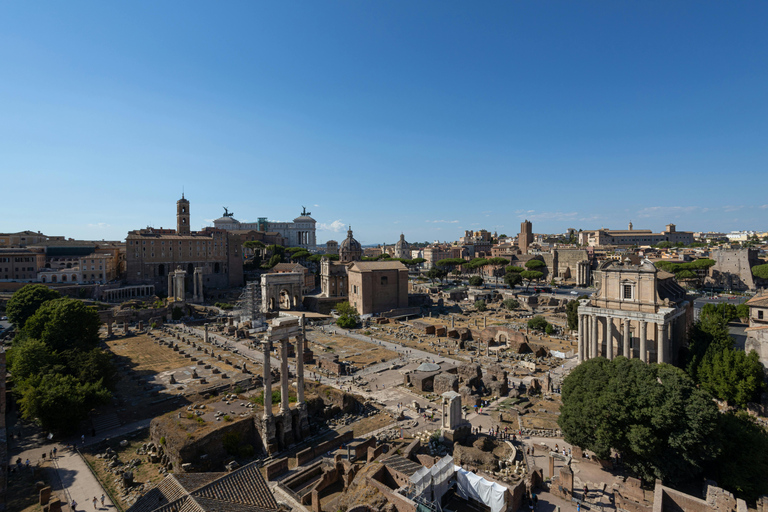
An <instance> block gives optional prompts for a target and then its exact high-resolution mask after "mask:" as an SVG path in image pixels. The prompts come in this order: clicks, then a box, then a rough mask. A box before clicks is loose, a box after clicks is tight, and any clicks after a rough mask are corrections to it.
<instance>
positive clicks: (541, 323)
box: [528, 315, 549, 331]
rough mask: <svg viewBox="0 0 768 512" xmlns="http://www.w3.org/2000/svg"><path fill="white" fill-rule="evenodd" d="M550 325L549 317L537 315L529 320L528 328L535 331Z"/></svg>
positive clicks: (542, 329)
mask: <svg viewBox="0 0 768 512" xmlns="http://www.w3.org/2000/svg"><path fill="white" fill-rule="evenodd" d="M548 325H549V322H547V319H546V318H544V317H543V316H538V315H537V316H535V317H533V318H531V319H530V320H528V328H529V329H533V330H534V331H544V330H545V329H546V328H547V326H548Z"/></svg>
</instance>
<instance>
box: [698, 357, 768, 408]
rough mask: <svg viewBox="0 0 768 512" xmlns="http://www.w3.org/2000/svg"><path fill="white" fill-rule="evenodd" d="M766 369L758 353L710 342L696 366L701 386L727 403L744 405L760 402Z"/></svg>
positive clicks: (738, 405) (737, 405)
mask: <svg viewBox="0 0 768 512" xmlns="http://www.w3.org/2000/svg"><path fill="white" fill-rule="evenodd" d="M764 376H765V368H764V367H763V364H762V363H761V362H760V358H759V356H758V355H757V352H755V351H754V350H753V351H751V352H750V353H749V354H747V353H745V352H744V351H743V350H734V349H733V348H730V347H726V348H722V347H720V346H718V345H717V344H712V345H710V347H709V349H708V350H707V352H706V354H705V355H704V358H703V360H702V361H701V364H700V365H699V367H698V372H697V377H698V379H697V380H698V382H699V384H701V387H702V388H704V389H706V390H707V391H709V392H710V393H712V395H713V396H715V397H716V398H718V399H720V400H725V401H726V402H728V404H729V405H732V406H736V407H740V408H742V409H743V408H745V407H746V406H747V403H748V402H759V401H760V394H761V393H762V391H763V389H764V388H765V384H764Z"/></svg>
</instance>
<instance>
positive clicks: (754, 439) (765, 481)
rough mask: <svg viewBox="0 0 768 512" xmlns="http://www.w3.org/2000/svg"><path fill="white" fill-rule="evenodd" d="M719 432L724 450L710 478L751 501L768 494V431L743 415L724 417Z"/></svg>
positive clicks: (722, 415)
mask: <svg viewBox="0 0 768 512" xmlns="http://www.w3.org/2000/svg"><path fill="white" fill-rule="evenodd" d="M718 430H719V432H718V438H719V440H720V443H721V444H722V450H721V452H720V457H718V459H717V461H716V462H715V463H713V464H711V465H710V468H709V471H708V475H709V476H711V477H713V478H714V479H715V481H717V483H718V484H719V485H720V486H722V487H723V488H725V489H727V490H729V491H731V492H733V493H735V494H736V496H738V497H740V498H743V499H746V500H747V501H751V502H754V501H756V500H757V498H759V497H760V496H762V495H765V494H768V478H765V475H768V432H766V430H765V429H764V428H763V427H761V426H760V425H759V424H757V423H756V422H755V420H754V419H752V418H751V417H750V416H749V415H748V414H747V413H743V412H742V413H738V414H733V413H728V414H721V415H720V417H719V429H718Z"/></svg>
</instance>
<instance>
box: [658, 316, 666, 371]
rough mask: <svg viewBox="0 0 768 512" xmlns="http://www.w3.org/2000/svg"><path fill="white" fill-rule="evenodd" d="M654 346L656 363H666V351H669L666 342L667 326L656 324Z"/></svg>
mask: <svg viewBox="0 0 768 512" xmlns="http://www.w3.org/2000/svg"><path fill="white" fill-rule="evenodd" d="M656 345H657V350H658V352H657V353H656V355H657V361H658V362H659V363H668V362H669V361H668V357H667V351H668V350H669V347H668V341H667V324H665V323H660V324H656Z"/></svg>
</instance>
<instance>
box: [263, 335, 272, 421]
mask: <svg viewBox="0 0 768 512" xmlns="http://www.w3.org/2000/svg"><path fill="white" fill-rule="evenodd" d="M261 345H262V348H263V349H264V419H265V420H267V419H269V418H271V417H272V370H271V368H270V358H271V354H270V350H269V348H270V345H271V342H270V341H269V340H267V341H262V342H261Z"/></svg>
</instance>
